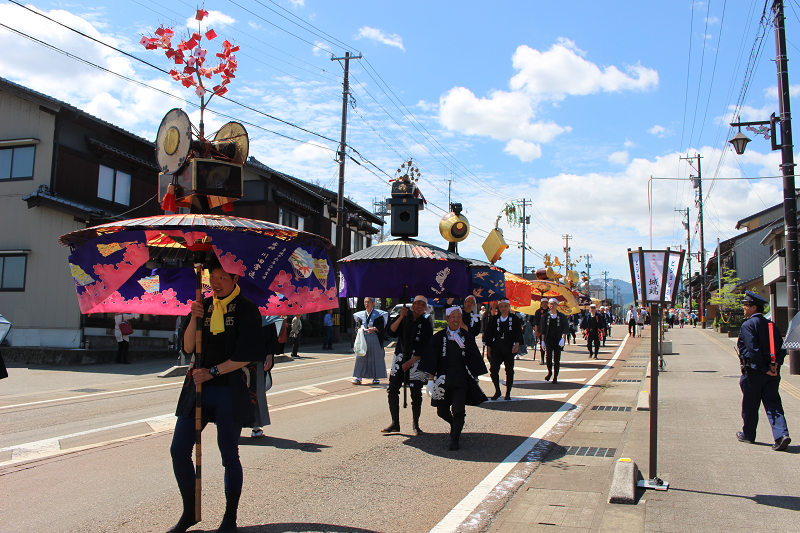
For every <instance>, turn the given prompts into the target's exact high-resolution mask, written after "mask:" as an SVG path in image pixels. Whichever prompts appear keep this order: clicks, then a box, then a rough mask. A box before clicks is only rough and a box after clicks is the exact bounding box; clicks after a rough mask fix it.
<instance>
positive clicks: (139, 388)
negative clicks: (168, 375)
mask: <svg viewBox="0 0 800 533" xmlns="http://www.w3.org/2000/svg"><path fill="white" fill-rule="evenodd" d="M346 359H350V357H339V358H337V359H335V360H332V361H314V362H313V363H298V364H296V365H292V366H287V367H284V368H281V369H274V370H273V372H275V373H280V372H281V371H286V370H290V369H293V368H295V367H300V366H310V365H320V364H325V363H336V362H339V361H342V360H346ZM334 381H339V380H334ZM325 383H333V381H326V382H325ZM178 385H183V381H171V382H169V383H162V384H160V385H148V386H146V387H136V388H133V389H121V390H112V391H105V392H95V393H92V394H81V395H80V396H67V397H66V398H54V399H52V400H40V401H36V402H27V403H16V404H12V405H3V406H0V410H2V409H11V408H13V407H28V406H31V405H41V404H45V403H55V402H66V401H69V400H81V399H83V398H94V397H97V396H107V395H109V394H122V393H125V392H137V391H142V390H147V389H157V388H160V387H175V386H178ZM290 390H299V389H290ZM281 392H289V391H288V390H286V391H281ZM273 394H278V393H273Z"/></svg>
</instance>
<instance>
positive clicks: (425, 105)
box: [417, 100, 439, 111]
mask: <svg viewBox="0 0 800 533" xmlns="http://www.w3.org/2000/svg"><path fill="white" fill-rule="evenodd" d="M417 107H418V108H420V109H422V110H423V111H431V110H434V109H436V108H438V107H439V104H437V103H435V102H426V101H425V100H420V101H419V102H417Z"/></svg>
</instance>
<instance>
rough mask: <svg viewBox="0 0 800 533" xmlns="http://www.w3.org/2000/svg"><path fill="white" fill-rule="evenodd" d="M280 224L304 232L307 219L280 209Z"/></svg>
mask: <svg viewBox="0 0 800 533" xmlns="http://www.w3.org/2000/svg"><path fill="white" fill-rule="evenodd" d="M278 224H281V225H283V226H287V227H290V228H294V229H299V230H300V231H303V229H304V228H305V219H304V218H303V217H301V216H298V215H296V214H294V213H292V212H291V211H287V210H286V209H284V208H282V207H280V208H278Z"/></svg>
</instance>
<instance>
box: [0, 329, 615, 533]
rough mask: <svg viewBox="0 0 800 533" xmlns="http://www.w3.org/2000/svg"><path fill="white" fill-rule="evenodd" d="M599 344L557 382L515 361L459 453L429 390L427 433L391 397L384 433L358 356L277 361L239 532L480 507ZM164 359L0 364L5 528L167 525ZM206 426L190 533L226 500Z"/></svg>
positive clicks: (576, 382) (211, 524)
mask: <svg viewBox="0 0 800 533" xmlns="http://www.w3.org/2000/svg"><path fill="white" fill-rule="evenodd" d="M616 329H618V330H619V331H620V332H621V331H622V327H621V326H617V328H616ZM608 344H609V346H608V347H607V348H605V349H604V350H603V351H602V352H601V359H600V360H599V361H591V362H590V361H588V360H587V359H586V358H585V355H586V352H585V348H584V347H582V346H580V345H579V346H578V347H572V348H570V347H568V350H567V351H566V352H565V356H564V358H563V359H564V362H563V363H562V373H561V375H560V376H559V378H560V383H558V384H557V385H553V384H550V383H547V382H544V381H543V377H544V373H545V370H544V367H543V366H540V365H539V364H538V362H535V361H532V360H531V358H530V356H526V358H525V359H523V360H521V361H517V369H518V370H517V375H516V380H517V385H516V386H515V388H514V397H515V398H514V401H511V402H506V401H502V400H501V401H497V402H487V403H485V404H483V405H482V406H480V407H470V408H468V409H467V422H466V427H465V429H464V435H463V437H462V449H461V450H460V451H457V452H449V451H446V448H445V446H446V443H447V441H448V437H447V431H448V427H447V424H446V423H445V422H443V421H441V420H440V419H439V418H438V417H437V416H436V413H435V409H434V408H432V407H431V406H430V403H429V401H427V399H426V401H425V405H424V407H423V413H422V419H421V422H420V425H421V426H422V428H423V429H424V430H425V432H426V433H425V434H424V435H421V436H414V435H413V434H412V433H411V431H410V430H411V409H410V408H409V409H405V410H401V426H402V428H403V432H402V433H401V434H394V435H382V434H381V433H380V429H381V428H382V427H385V426H386V425H388V424H389V422H390V420H389V416H388V408H387V404H386V394H385V388H386V380H383V383H382V384H381V385H378V386H372V385H362V386H354V385H352V384H350V375H351V374H350V372H351V370H352V365H353V356H348V355H346V354H342V353H325V354H308V355H307V356H304V357H303V358H302V359H301V360H299V361H297V362H294V361H293V362H290V363H281V364H279V365H277V366H276V368H275V370H273V380H274V382H275V385H274V387H273V388H272V390H270V391H269V393H268V394H267V396H268V401H269V404H270V414H271V417H272V425H271V426H269V427H267V428H265V433H266V434H267V437H264V438H260V439H254V438H251V437H250V436H249V435H250V431H249V429H245V430H244V431H243V433H242V438H241V441H240V455H241V460H242V465H243V467H244V476H245V483H244V490H243V494H242V500H241V504H240V508H239V524H240V530H242V531H244V532H248V533H253V532H260V531H265V532H266V531H269V532H272V531H276V532H290V531H291V532H294V531H298V532H300V531H303V532H312V531H351V532H358V531H379V532H403V531H409V532H412V531H413V532H419V531H430V530H432V529H433V528H435V527H436V526H437V524H439V523H440V521H442V519H443V518H445V517H447V516H449V515H448V514H449V513H451V511H453V509H454V508H456V507H457V506H458V505H459V504H460V502H461V504H462V506H463V505H464V503H463V502H462V500H465V498H467V499H470V498H471V500H470V501H472V503H474V504H475V505H477V506H480V505H481V501H480V498H481V497H480V495H479V493H480V490H478V489H476V486H479V484H481V482H482V481H483V480H485V479H486V478H487V476H490V474H492V473H493V472H495V474H493V475H497V474H496V472H497V471H498V466H502V465H503V464H504V461H512V462H516V460H518V459H514V460H511V459H507V458H508V457H509V455H510V454H512V453H513V452H515V450H517V449H518V448H519V447H520V445H522V444H523V443H526V442H529V441H530V439H528V437H530V436H531V435H533V434H534V433H535V432H536V431H537V428H540V427H541V426H542V425H543V424H545V422H546V421H548V419H552V417H551V415H553V413H556V412H557V411H559V410H561V411H562V412H563V411H565V409H566V410H568V409H569V407H570V406H567V407H566V408H565V406H564V404H565V402H566V401H567V400H568V399H569V398H570V397H572V396H573V394H574V393H575V392H576V391H579V390H581V388H582V387H583V386H584V384H585V383H586V382H587V381H588V380H590V379H591V378H592V377H593V376H595V375H596V374H597V373H598V371H600V370H601V369H602V368H603V367H604V365H605V363H606V362H607V360H608V359H609V358H610V357H611V355H613V353H614V350H615V349H616V346H617V345H618V344H619V341H615V340H610V341H609V343H608ZM386 360H387V362H388V361H389V354H387V359H386ZM165 366H166V365H165V363H164V361H156V362H143V363H138V364H133V365H124V366H123V365H96V366H92V367H84V368H64V367H25V366H22V365H16V366H12V367H11V368H10V369H9V373H10V378H9V379H6V380H2V381H0V427H2V428H3V430H2V434H1V435H0V494H2V495H3V496H2V498H0V532H3V533H13V532H26V533H27V532H38V531H48V532H62V531H63V532H67V531H69V532H72V531H76V532H77V531H81V532H89V531H104V532H105V531H108V532H111V531H113V532H145V531H166V529H167V528H168V527H170V526H171V525H173V524H174V522H175V521H176V520H177V517H178V516H179V514H180V498H179V494H178V491H177V487H176V484H175V481H174V477H173V475H172V468H171V462H170V458H169V445H170V442H171V439H172V431H171V428H172V427H173V425H174V417H173V416H172V413H173V412H174V407H175V403H176V401H177V397H178V391H179V388H180V383H181V382H182V379H181V378H171V379H160V378H157V377H156V376H155V374H156V373H157V372H159V371H161V370H163V369H164V367H165ZM501 377H502V372H501ZM481 384H482V386H483V388H484V391H486V392H490V391H491V390H492V386H491V383H489V382H488V381H482V382H481ZM543 395H544V397H543ZM215 437H216V435H215V428H214V426H213V425H209V426H208V428H207V429H206V430H205V431H204V433H203V478H204V479H203V492H204V497H203V505H204V509H203V518H204V519H203V521H202V522H201V523H200V524H198V526H196V528H195V530H198V531H214V530H215V529H216V527H217V526H218V525H219V521H220V519H221V517H222V513H223V511H224V508H223V506H224V495H223V484H222V480H223V469H222V466H221V462H220V457H219V451H218V450H217V448H216V443H215ZM526 439H528V440H526ZM512 466H514V465H509V468H510V467H512ZM500 470H502V469H500ZM500 475H501V476H502V475H504V474H503V473H502V472H501V474H500ZM490 477H491V476H490ZM486 483H487V482H485V483H484V485H485V484H486ZM492 483H495V484H496V482H495V481H492ZM490 488H491V487H490ZM473 489H475V490H473ZM471 492H472V493H473V495H472V496H468V495H470V493H471ZM476 494H477V495H476ZM442 527H444V526H442ZM444 529H446V527H444Z"/></svg>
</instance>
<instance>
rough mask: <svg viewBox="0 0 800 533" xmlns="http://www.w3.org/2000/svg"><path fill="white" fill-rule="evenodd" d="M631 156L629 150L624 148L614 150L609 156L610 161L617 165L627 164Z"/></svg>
mask: <svg viewBox="0 0 800 533" xmlns="http://www.w3.org/2000/svg"><path fill="white" fill-rule="evenodd" d="M629 157H630V155H629V154H628V151H627V150H622V151H620V152H614V153H613V154H611V155H610V156H608V162H609V163H613V164H615V165H627V164H628V159H629Z"/></svg>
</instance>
